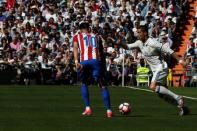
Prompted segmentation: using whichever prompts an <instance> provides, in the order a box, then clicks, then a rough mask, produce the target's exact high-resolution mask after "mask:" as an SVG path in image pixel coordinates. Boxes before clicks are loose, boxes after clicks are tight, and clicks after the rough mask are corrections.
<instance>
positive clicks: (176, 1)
mask: <svg viewBox="0 0 197 131" xmlns="http://www.w3.org/2000/svg"><path fill="white" fill-rule="evenodd" d="M10 1H11V3H10ZM187 4H188V2H187V0H55V1H54V0H9V1H7V3H6V1H1V3H0V61H1V63H2V64H4V65H13V70H15V72H16V75H15V78H14V79H13V78H10V81H11V79H12V82H13V83H18V84H25V83H26V84H33V83H35V84H73V83H76V81H77V78H76V72H75V67H74V62H73V48H72V36H73V35H74V34H76V33H77V32H78V25H79V22H80V21H84V20H85V21H88V22H89V23H90V25H91V30H92V31H93V32H94V33H96V34H97V35H100V36H101V38H102V41H103V46H104V51H105V54H106V63H107V71H108V74H109V75H108V77H109V78H107V79H108V80H110V81H111V82H110V83H111V84H116V85H119V84H120V79H121V77H122V61H123V58H125V61H126V62H125V71H124V72H125V73H124V75H125V77H126V78H127V79H125V80H126V84H131V83H132V84H133V85H136V80H134V79H133V78H135V75H136V72H137V66H138V65H139V62H140V59H142V58H143V56H142V55H141V53H140V52H138V51H137V50H132V51H124V50H122V49H120V48H119V46H118V45H117V43H116V42H117V41H118V39H119V37H124V41H125V42H128V43H132V42H134V41H135V40H136V39H137V35H138V34H137V29H138V28H139V25H140V24H142V23H146V24H147V25H148V27H149V35H150V36H152V37H155V38H157V39H158V40H159V41H160V42H162V43H163V44H168V45H169V46H170V47H171V46H172V47H173V46H176V45H174V44H175V43H176V41H177V39H176V38H177V37H176V36H177V34H176V32H177V27H179V25H180V24H183V23H180V20H181V19H183V18H182V16H184V15H185V13H186V12H187V10H185V7H186V6H187ZM194 32H196V30H195V31H194ZM109 40H110V41H111V40H112V41H113V43H112V42H110V41H109ZM185 50H186V49H185ZM185 50H184V51H185ZM130 58H131V59H130ZM176 69H177V68H176ZM131 74H132V81H131V79H130V76H131ZM129 75H130V76H129ZM0 83H1V82H0ZM173 84H174V85H176V83H173Z"/></svg>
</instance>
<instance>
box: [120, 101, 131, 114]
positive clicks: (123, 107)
mask: <svg viewBox="0 0 197 131" xmlns="http://www.w3.org/2000/svg"><path fill="white" fill-rule="evenodd" d="M118 110H119V112H120V113H121V114H122V115H128V114H129V113H130V112H131V105H130V104H129V103H127V102H124V103H121V104H120V105H119V107H118Z"/></svg>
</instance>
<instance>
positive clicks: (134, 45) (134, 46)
mask: <svg viewBox="0 0 197 131" xmlns="http://www.w3.org/2000/svg"><path fill="white" fill-rule="evenodd" d="M141 43H142V42H141V41H140V40H137V41H135V42H134V43H130V44H126V43H122V42H118V44H119V45H120V46H121V47H122V48H123V49H126V50H132V49H138V48H139V46H140V44H141Z"/></svg>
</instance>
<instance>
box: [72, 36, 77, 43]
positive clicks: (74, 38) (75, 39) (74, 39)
mask: <svg viewBox="0 0 197 131" xmlns="http://www.w3.org/2000/svg"><path fill="white" fill-rule="evenodd" d="M74 42H76V43H78V39H77V35H75V36H74V37H73V43H74Z"/></svg>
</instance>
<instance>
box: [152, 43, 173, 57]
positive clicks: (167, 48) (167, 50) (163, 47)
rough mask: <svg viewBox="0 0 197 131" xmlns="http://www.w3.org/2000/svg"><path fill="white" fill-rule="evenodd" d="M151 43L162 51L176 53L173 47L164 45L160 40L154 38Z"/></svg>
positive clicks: (169, 53)
mask: <svg viewBox="0 0 197 131" xmlns="http://www.w3.org/2000/svg"><path fill="white" fill-rule="evenodd" d="M151 45H152V46H154V47H156V48H157V49H158V50H160V51H161V52H162V53H166V54H168V55H171V54H172V53H174V51H173V50H172V49H170V47H168V46H165V45H163V44H162V43H160V42H159V41H156V40H153V41H151Z"/></svg>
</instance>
